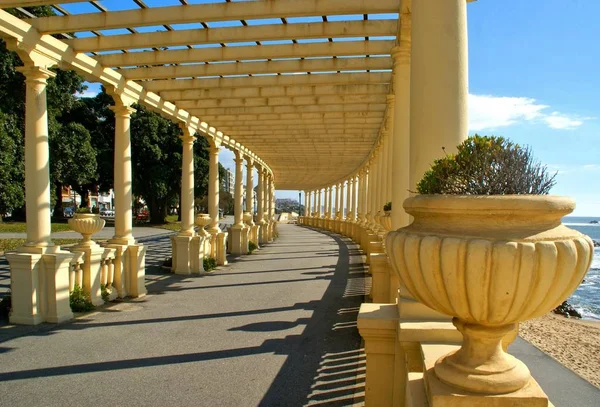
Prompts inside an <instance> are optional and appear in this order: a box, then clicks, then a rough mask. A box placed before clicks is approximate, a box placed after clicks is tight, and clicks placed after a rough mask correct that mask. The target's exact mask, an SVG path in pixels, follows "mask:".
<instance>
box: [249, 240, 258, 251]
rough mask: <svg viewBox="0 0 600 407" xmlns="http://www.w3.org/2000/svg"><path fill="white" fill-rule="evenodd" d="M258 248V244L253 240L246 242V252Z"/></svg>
mask: <svg viewBox="0 0 600 407" xmlns="http://www.w3.org/2000/svg"><path fill="white" fill-rule="evenodd" d="M256 249H258V246H257V245H256V243H254V242H253V241H250V242H248V254H252V252H253V251H254V250H256Z"/></svg>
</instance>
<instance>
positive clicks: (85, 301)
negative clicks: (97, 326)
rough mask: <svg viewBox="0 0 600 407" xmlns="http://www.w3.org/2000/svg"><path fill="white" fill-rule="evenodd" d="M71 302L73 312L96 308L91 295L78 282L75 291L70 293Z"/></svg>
mask: <svg viewBox="0 0 600 407" xmlns="http://www.w3.org/2000/svg"><path fill="white" fill-rule="evenodd" d="M69 302H70V304H71V311H73V312H88V311H93V310H94V308H96V307H95V306H94V304H92V301H91V299H90V295H89V294H87V293H85V292H84V291H83V289H82V288H81V287H79V286H78V285H77V284H75V288H73V291H72V292H71V294H70V295H69Z"/></svg>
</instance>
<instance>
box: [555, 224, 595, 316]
mask: <svg viewBox="0 0 600 407" xmlns="http://www.w3.org/2000/svg"><path fill="white" fill-rule="evenodd" d="M562 221H563V223H564V224H565V225H566V226H568V227H570V228H571V229H575V230H578V231H579V232H581V233H583V234H585V235H588V236H589V237H590V238H591V239H592V240H594V241H596V242H600V223H591V222H594V221H595V222H600V218H591V217H587V218H586V217H580V216H565V217H564V218H563V220H562ZM567 301H568V302H569V304H571V305H573V307H575V309H576V310H577V311H579V313H581V315H582V316H583V318H584V319H591V320H599V321H600V247H596V248H594V258H593V260H592V265H591V267H590V270H589V271H588V273H587V275H586V276H585V278H584V282H583V283H581V285H580V286H579V288H577V291H575V292H574V293H573V295H572V296H571V298H569V299H568V300H567Z"/></svg>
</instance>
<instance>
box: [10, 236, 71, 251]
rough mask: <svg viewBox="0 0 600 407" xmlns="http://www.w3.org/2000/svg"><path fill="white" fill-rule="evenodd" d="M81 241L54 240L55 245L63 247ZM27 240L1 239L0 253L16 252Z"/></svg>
mask: <svg viewBox="0 0 600 407" xmlns="http://www.w3.org/2000/svg"><path fill="white" fill-rule="evenodd" d="M79 240H80V239H52V241H53V242H54V244H56V245H59V246H62V245H68V244H73V243H77V242H79ZM24 243H25V239H0V252H5V251H8V250H15V249H16V248H17V247H19V246H23V244H24Z"/></svg>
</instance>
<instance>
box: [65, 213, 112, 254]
mask: <svg viewBox="0 0 600 407" xmlns="http://www.w3.org/2000/svg"><path fill="white" fill-rule="evenodd" d="M68 223H69V227H70V228H71V229H73V230H74V231H75V232H77V233H80V234H81V236H83V239H82V240H81V242H80V243H79V245H80V246H92V245H94V241H93V240H92V235H93V234H95V233H98V232H100V231H101V230H102V228H103V227H104V225H105V224H106V221H105V220H104V219H101V218H100V215H98V214H96V213H75V214H74V215H73V217H72V218H71V219H69V220H68Z"/></svg>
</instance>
